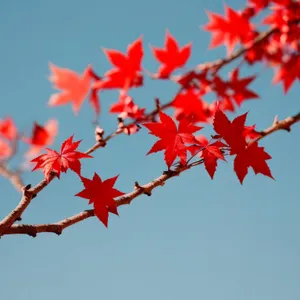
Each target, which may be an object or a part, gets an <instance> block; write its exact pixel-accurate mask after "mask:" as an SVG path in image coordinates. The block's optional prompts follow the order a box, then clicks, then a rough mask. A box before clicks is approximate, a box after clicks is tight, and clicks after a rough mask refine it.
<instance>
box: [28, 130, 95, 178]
mask: <svg viewBox="0 0 300 300" xmlns="http://www.w3.org/2000/svg"><path fill="white" fill-rule="evenodd" d="M73 137H74V136H73V135H72V136H70V137H69V138H68V139H66V140H65V141H64V142H63V143H62V145H61V148H60V153H58V152H57V151H55V150H51V149H48V148H46V151H47V154H42V155H40V156H38V157H36V158H34V159H33V160H31V162H34V163H36V166H35V167H34V168H33V169H32V171H35V170H37V169H43V172H44V175H45V179H46V180H47V181H48V182H49V180H50V176H51V172H54V173H55V175H56V176H57V177H58V178H60V173H61V172H64V173H66V172H67V170H68V169H71V170H72V171H74V172H75V173H76V174H78V175H79V176H80V173H81V163H80V159H82V158H92V156H90V155H88V154H85V153H82V152H79V151H76V149H77V148H78V146H79V144H80V142H81V141H77V142H73Z"/></svg>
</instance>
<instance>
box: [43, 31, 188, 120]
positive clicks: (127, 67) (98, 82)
mask: <svg viewBox="0 0 300 300" xmlns="http://www.w3.org/2000/svg"><path fill="white" fill-rule="evenodd" d="M103 51H104V53H105V55H106V57H107V59H108V60H109V62H110V63H111V64H112V65H113V68H112V69H111V70H109V71H107V72H106V73H105V74H104V75H103V77H99V76H98V75H96V74H95V72H94V71H93V69H92V67H91V66H88V67H87V68H86V69H85V70H84V72H83V74H82V75H79V74H77V73H76V72H74V71H72V70H69V69H66V68H59V67H57V66H55V65H54V64H50V65H49V67H50V70H51V72H52V75H51V76H50V77H49V80H50V81H52V82H53V84H54V87H55V88H57V89H59V90H61V92H60V93H58V94H54V95H52V96H51V98H50V100H49V105H50V106H58V105H65V104H67V103H72V106H73V111H74V113H75V114H77V113H78V111H79V109H80V108H81V106H82V103H83V102H84V100H85V99H86V98H87V97H88V95H90V96H89V99H90V102H91V104H92V106H93V108H94V110H95V112H96V114H97V115H98V114H99V113H100V104H99V98H98V92H100V91H102V90H106V89H119V90H121V93H122V94H125V95H127V92H128V90H129V89H130V88H133V87H140V86H142V85H143V81H144V77H143V74H142V59H143V55H144V50H143V44H142V38H141V37H139V38H138V39H136V40H135V41H133V42H132V43H131V44H129V45H128V47H127V53H126V54H123V53H122V52H120V51H118V50H114V49H106V48H104V49H103ZM152 51H153V55H154V57H155V58H156V59H157V60H158V61H159V62H160V63H161V64H162V65H161V67H160V68H159V71H158V74H157V75H155V76H154V77H156V78H160V79H166V78H169V77H170V75H171V73H172V72H174V71H175V70H176V69H178V68H181V67H183V66H184V65H185V64H186V62H187V60H188V58H189V57H190V54H191V43H190V44H187V45H185V46H184V47H182V48H181V49H180V48H179V46H178V43H177V41H176V40H175V38H174V37H173V36H172V35H171V34H170V33H169V31H167V32H166V39H165V49H160V48H156V47H152ZM120 98H121V100H120V101H119V103H117V104H115V105H113V107H112V109H111V112H113V113H115V112H118V113H123V112H124V113H125V114H126V113H128V111H127V110H128V109H131V108H129V106H132V104H130V105H129V106H128V105H126V104H124V102H125V101H124V100H123V99H122V98H124V97H120ZM119 104H120V105H119ZM122 108H124V110H121V109H122ZM138 114H139V115H140V114H143V112H142V110H140V111H139V112H138ZM130 117H131V118H134V119H138V118H137V116H136V115H135V112H133V115H131V116H130ZM139 117H141V116H139Z"/></svg>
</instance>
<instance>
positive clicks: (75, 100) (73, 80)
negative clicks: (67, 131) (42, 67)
mask: <svg viewBox="0 0 300 300" xmlns="http://www.w3.org/2000/svg"><path fill="white" fill-rule="evenodd" d="M49 68H50V70H51V72H52V75H51V76H50V77H49V80H50V81H52V83H53V85H54V87H55V88H56V89H58V90H61V92H60V93H58V94H54V95H52V96H51V98H50V100H49V103H48V104H49V106H57V105H65V104H67V103H70V102H71V103H72V106H73V111H74V113H75V114H76V115H77V114H78V112H79V110H80V107H81V105H82V103H83V101H84V100H85V98H86V97H87V96H88V93H89V91H90V81H91V66H88V67H87V68H86V69H85V70H84V72H83V74H82V75H79V74H77V73H76V72H74V71H72V70H69V69H66V68H60V67H57V66H55V65H54V64H52V63H50V64H49Z"/></svg>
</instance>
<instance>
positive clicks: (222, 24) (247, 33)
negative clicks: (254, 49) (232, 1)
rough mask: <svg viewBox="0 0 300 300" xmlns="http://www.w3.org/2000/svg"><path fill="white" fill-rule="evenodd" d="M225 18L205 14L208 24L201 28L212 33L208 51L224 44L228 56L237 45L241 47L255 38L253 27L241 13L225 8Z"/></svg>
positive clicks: (208, 13)
mask: <svg viewBox="0 0 300 300" xmlns="http://www.w3.org/2000/svg"><path fill="white" fill-rule="evenodd" d="M225 10H226V17H225V18H224V17H223V16H221V15H219V14H215V13H212V12H207V15H208V18H209V20H210V21H209V23H208V24H207V25H205V26H204V27H203V29H204V30H207V31H210V32H211V33H212V40H211V43H210V49H212V48H215V47H217V46H220V45H222V44H225V46H226V47H227V54H228V55H230V54H231V52H232V50H233V49H234V47H235V46H236V44H237V43H239V42H241V43H242V44H243V45H245V44H247V43H248V42H251V41H252V40H253V38H254V37H255V35H256V33H255V32H254V25H252V24H251V23H250V22H249V19H248V18H245V16H244V15H243V14H242V13H241V12H237V11H235V10H233V9H232V8H230V7H229V6H225Z"/></svg>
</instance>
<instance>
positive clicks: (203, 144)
mask: <svg viewBox="0 0 300 300" xmlns="http://www.w3.org/2000/svg"><path fill="white" fill-rule="evenodd" d="M196 139H197V141H198V143H199V144H198V145H193V146H190V147H189V151H190V152H191V153H192V155H193V156H194V155H196V154H197V153H198V156H199V157H200V158H203V160H204V166H205V169H206V171H207V172H208V174H209V176H210V177H211V179H213V178H214V175H215V172H216V169H217V165H218V159H221V160H224V161H226V160H225V158H224V155H223V153H222V151H221V148H222V147H226V146H227V145H226V144H224V143H222V142H221V141H216V142H213V143H209V141H208V140H207V139H206V137H204V136H197V137H196Z"/></svg>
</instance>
